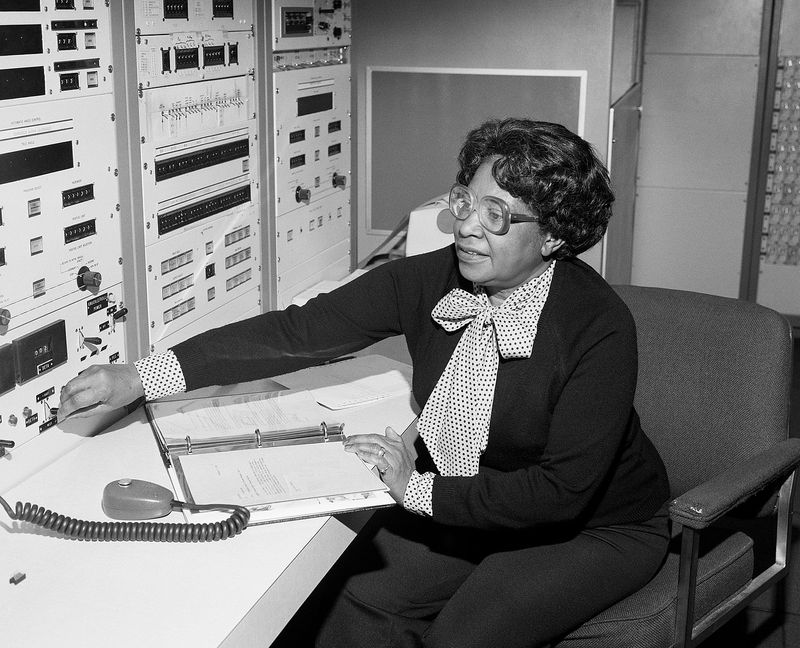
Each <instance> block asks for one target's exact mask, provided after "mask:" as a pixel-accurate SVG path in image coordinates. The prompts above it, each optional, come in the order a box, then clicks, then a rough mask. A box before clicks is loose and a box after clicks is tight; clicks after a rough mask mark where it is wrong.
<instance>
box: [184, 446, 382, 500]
mask: <svg viewBox="0 0 800 648" xmlns="http://www.w3.org/2000/svg"><path fill="white" fill-rule="evenodd" d="M178 461H179V462H180V467H181V469H182V471H183V474H184V477H185V483H186V484H187V485H188V488H189V490H190V491H191V495H190V497H191V499H192V500H193V501H194V502H196V503H205V502H225V503H230V504H241V505H243V506H258V505H261V504H272V503H277V502H287V501H293V500H301V499H309V498H316V497H331V496H338V495H349V494H358V493H364V492H368V491H384V490H387V488H386V486H385V485H384V484H383V482H382V481H381V480H380V479H379V478H378V477H377V476H376V475H375V474H374V473H373V472H372V471H371V470H370V469H369V468H367V466H366V465H365V464H364V463H363V462H362V461H361V460H360V459H359V458H358V457H357V456H356V455H355V454H354V453H351V452H346V451H345V450H344V448H343V446H342V444H341V443H338V442H328V443H309V444H302V445H286V446H276V447H271V448H251V449H247V450H236V451H231V452H211V453H199V454H191V455H184V456H181V457H180V458H179V459H178ZM187 495H189V493H187Z"/></svg>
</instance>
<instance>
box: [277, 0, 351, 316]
mask: <svg viewBox="0 0 800 648" xmlns="http://www.w3.org/2000/svg"><path fill="white" fill-rule="evenodd" d="M350 24H351V22H350V2H349V1H333V0H306V1H296V2H291V3H290V2H285V1H283V0H275V2H274V4H273V42H274V44H275V51H274V52H273V54H272V79H273V101H274V110H273V115H274V138H275V141H274V150H275V164H274V180H275V196H274V218H275V223H274V232H275V237H276V240H275V249H276V255H275V261H274V272H275V274H276V277H277V306H278V307H279V308H282V307H285V306H287V305H289V304H290V303H291V302H292V298H293V297H294V296H295V295H296V294H297V293H299V292H301V291H303V290H305V289H306V288H308V287H310V286H312V285H314V284H315V283H318V282H319V281H321V280H322V279H323V278H328V279H330V278H335V279H339V278H342V277H344V276H345V275H347V273H348V272H349V271H350V264H351V258H350V202H351V199H350V191H351V173H352V171H351V150H350V148H351V146H350V145H351V135H350V132H351V130H350V129H351V124H350V117H351V111H350V92H351V79H350V61H349V43H350V35H351V33H350V32H351V30H350Z"/></svg>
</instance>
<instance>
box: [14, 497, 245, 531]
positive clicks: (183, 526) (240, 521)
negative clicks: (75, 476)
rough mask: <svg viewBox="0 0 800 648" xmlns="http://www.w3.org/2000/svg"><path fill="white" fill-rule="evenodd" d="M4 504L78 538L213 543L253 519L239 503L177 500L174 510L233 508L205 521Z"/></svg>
mask: <svg viewBox="0 0 800 648" xmlns="http://www.w3.org/2000/svg"><path fill="white" fill-rule="evenodd" d="M0 505H2V507H3V508H4V509H5V510H6V513H8V516H9V517H10V518H11V519H12V520H19V521H20V522H29V523H31V524H35V525H36V526H39V527H42V528H44V529H49V530H51V531H55V532H56V533H60V534H62V535H64V536H66V537H68V538H75V539H78V540H101V541H122V540H133V541H137V540H140V541H152V542H210V541H213V540H225V539H226V538H232V537H233V536H235V535H237V534H239V533H241V532H242V531H243V530H244V529H245V528H246V527H247V524H248V522H249V521H250V511H249V510H247V509H246V508H245V507H244V506H238V505H236V504H230V505H228V504H187V503H186V502H179V501H176V500H173V501H172V502H171V505H172V508H173V510H176V511H179V510H183V509H188V510H190V511H233V513H232V514H231V516H230V517H229V518H228V519H227V520H222V521H220V522H210V523H203V524H195V523H187V522H183V523H174V524H171V523H168V522H147V521H137V522H93V521H87V520H78V519H75V518H71V517H68V516H65V515H59V514H58V513H54V512H53V511H50V510H47V509H45V508H44V507H40V506H38V505H36V504H31V503H30V502H26V503H25V504H23V503H22V502H17V505H16V507H15V508H14V509H12V508H11V506H9V504H8V502H6V500H5V499H3V498H2V497H0Z"/></svg>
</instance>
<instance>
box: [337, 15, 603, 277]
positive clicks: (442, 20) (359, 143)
mask: <svg viewBox="0 0 800 648" xmlns="http://www.w3.org/2000/svg"><path fill="white" fill-rule="evenodd" d="M613 13H614V1H613V0H602V1H593V2H587V1H586V0H564V1H561V2H550V1H547V0H508V1H507V2H504V3H502V9H498V5H489V4H488V3H486V2H483V1H482V0H462V1H461V2H453V1H451V0H441V1H437V2H430V1H429V0H428V1H426V0H406V1H404V2H390V1H388V0H367V1H364V0H360V1H356V2H354V6H353V51H352V59H351V61H352V66H353V82H354V86H355V95H354V102H353V103H354V105H355V111H356V115H355V117H356V128H355V134H354V137H355V139H356V142H355V145H356V148H355V150H356V151H357V156H358V165H357V169H358V172H357V176H358V182H359V187H357V188H356V187H354V191H355V193H356V195H358V196H359V202H358V205H357V209H358V214H357V219H358V233H357V250H358V255H357V256H358V258H359V259H363V258H364V257H365V256H366V255H368V254H369V253H370V252H371V251H372V250H374V249H375V248H376V247H377V246H378V245H380V244H381V243H382V242H383V239H384V237H385V236H386V234H388V232H385V231H382V232H374V233H371V232H368V231H367V224H366V222H365V214H364V213H363V210H362V208H361V205H362V203H363V195H362V194H363V187H362V186H361V184H360V183H361V180H362V179H363V177H364V171H365V165H366V161H365V142H364V141H363V139H362V136H363V133H364V132H365V130H366V123H365V119H366V115H365V110H364V108H365V105H366V67H367V66H373V65H386V66H388V65H392V66H421V67H465V68H501V69H503V68H513V69H570V70H575V69H583V70H587V72H588V86H587V111H586V122H585V123H586V127H585V133H584V136H585V137H586V139H587V140H588V141H589V142H591V143H592V144H594V145H595V146H596V147H597V149H598V151H599V153H600V155H601V156H602V157H604V156H605V152H606V140H607V136H608V106H609V95H610V70H611V55H612V27H613ZM456 154H457V151H453V157H454V158H455V156H456ZM397 168H398V169H408V170H410V171H403V172H402V173H406V172H409V173H413V169H414V160H413V159H410V160H405V159H398V160H397ZM402 173H401V172H398V182H402V181H403V180H402ZM445 189H446V188H445ZM443 191H444V189H443ZM429 197H430V196H420V199H419V202H420V203H422V202H423V201H424V200H426V199H428V198H429ZM400 218H402V214H398V220H399V219H400ZM592 253H596V254H599V250H597V251H594V250H593V251H592ZM587 260H588V261H589V262H590V263H591V262H592V259H591V258H589V259H587ZM595 261H596V259H595Z"/></svg>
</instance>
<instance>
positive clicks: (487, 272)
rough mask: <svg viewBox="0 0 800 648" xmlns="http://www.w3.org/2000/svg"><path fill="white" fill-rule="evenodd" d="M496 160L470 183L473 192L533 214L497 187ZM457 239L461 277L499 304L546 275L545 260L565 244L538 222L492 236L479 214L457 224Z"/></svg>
mask: <svg viewBox="0 0 800 648" xmlns="http://www.w3.org/2000/svg"><path fill="white" fill-rule="evenodd" d="M495 159H496V158H490V159H487V160H485V161H484V162H483V164H481V165H480V166H479V167H478V170H477V171H476V172H475V175H474V176H473V178H472V181H471V182H470V183H469V186H470V189H472V191H474V192H475V196H476V197H477V198H478V200H480V199H481V198H482V197H483V196H495V197H497V198H502V199H503V200H505V201H506V202H507V203H508V206H509V207H510V208H511V211H512V212H515V213H520V214H530V213H531V210H530V209H529V208H528V207H527V206H526V205H525V203H523V202H522V201H521V200H518V199H516V198H514V197H513V196H512V195H511V194H510V193H508V192H507V191H505V190H504V189H501V188H500V187H499V186H497V182H495V180H494V178H493V177H492V163H493V162H494V160H495ZM453 236H454V238H455V243H456V253H457V255H458V268H459V270H460V271H461V274H462V275H463V276H464V277H465V278H466V279H468V280H470V281H473V282H475V283H477V284H480V285H482V286H483V287H484V288H485V289H486V293H487V295H489V299H490V301H491V302H492V303H493V304H495V305H497V304H500V303H501V302H502V301H503V300H504V299H505V298H506V297H508V295H510V294H511V293H512V292H513V291H514V289H515V288H517V287H518V286H520V285H522V284H523V283H525V282H526V281H528V280H530V279H532V278H533V277H537V276H538V275H540V274H542V272H544V271H545V270H546V269H547V267H548V266H549V265H550V261H549V259H548V260H545V259H544V258H543V257H544V256H549V255H550V254H552V253H553V252H554V251H555V250H557V249H558V248H559V247H560V246H561V244H562V241H561V240H560V239H554V238H553V237H552V236H550V235H549V234H546V233H544V232H542V231H541V229H540V228H539V224H538V223H529V222H525V223H511V226H510V227H509V229H508V232H507V233H506V234H503V235H502V236H500V235H497V234H492V233H491V232H487V231H486V230H484V229H483V227H482V226H481V224H480V222H478V213H477V211H473V212H472V214H470V215H469V216H468V217H467V218H466V220H463V221H460V220H456V221H455V224H454V227H453Z"/></svg>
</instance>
